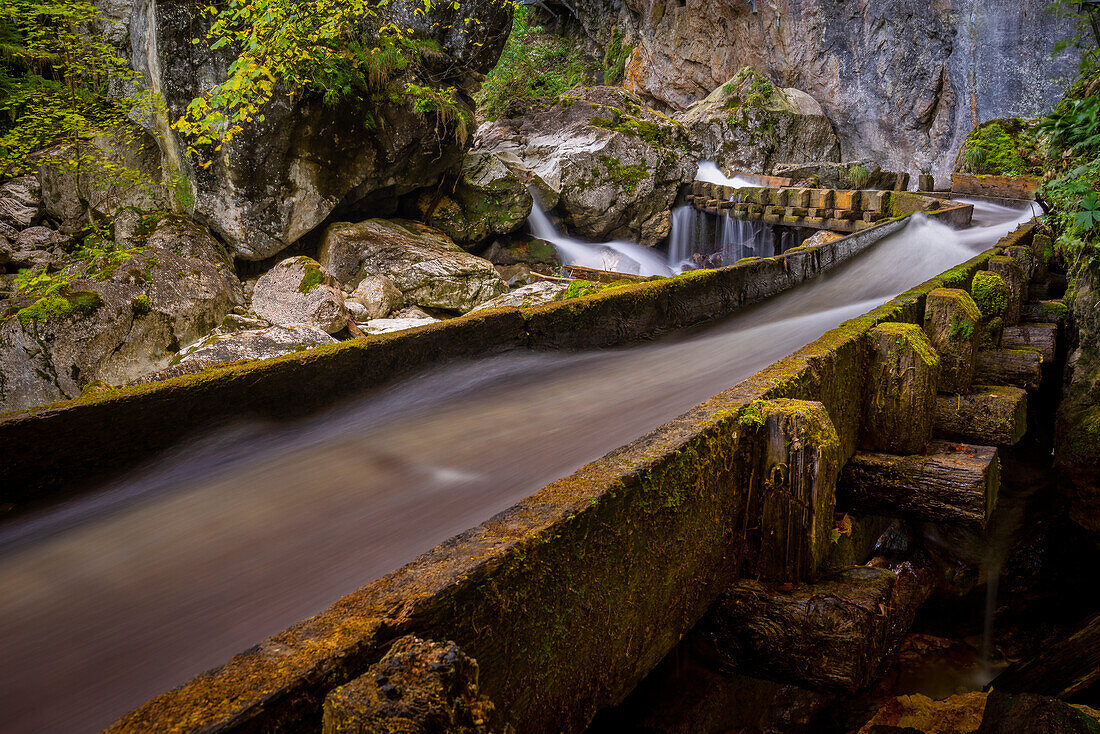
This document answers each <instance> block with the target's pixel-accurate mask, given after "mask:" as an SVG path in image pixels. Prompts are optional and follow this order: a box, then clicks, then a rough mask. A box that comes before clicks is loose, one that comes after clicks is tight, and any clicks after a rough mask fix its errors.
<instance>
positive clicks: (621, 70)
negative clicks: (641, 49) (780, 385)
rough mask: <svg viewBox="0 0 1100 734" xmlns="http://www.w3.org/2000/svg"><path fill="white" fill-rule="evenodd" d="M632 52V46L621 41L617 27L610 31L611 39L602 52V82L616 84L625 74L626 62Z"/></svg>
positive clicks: (621, 37)
mask: <svg viewBox="0 0 1100 734" xmlns="http://www.w3.org/2000/svg"><path fill="white" fill-rule="evenodd" d="M633 52H634V46H632V45H630V44H627V43H623V36H622V34H621V33H619V29H618V28H615V29H612V31H611V41H610V43H608V44H607V49H606V50H605V51H604V54H603V76H604V84H608V85H613V84H618V83H619V82H621V81H622V80H623V77H624V76H625V75H626V62H627V59H629V58H630V55H631V54H632V53H633Z"/></svg>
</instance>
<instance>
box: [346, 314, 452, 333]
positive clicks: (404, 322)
mask: <svg viewBox="0 0 1100 734" xmlns="http://www.w3.org/2000/svg"><path fill="white" fill-rule="evenodd" d="M438 321H439V319H433V318H432V317H431V316H429V317H427V318H424V319H410V318H394V319H371V320H370V321H368V322H366V323H365V324H363V327H362V328H363V331H364V333H367V334H388V333H390V332H392V331H404V330H405V329H413V328H415V327H417V326H426V325H427V324H434V323H437V322H438Z"/></svg>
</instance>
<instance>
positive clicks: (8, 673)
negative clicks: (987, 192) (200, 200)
mask: <svg viewBox="0 0 1100 734" xmlns="http://www.w3.org/2000/svg"><path fill="white" fill-rule="evenodd" d="M1027 216H1030V214H1029V215H1027ZM1024 218H1026V217H1025V216H1024V215H1021V213H1020V212H1015V211H1011V210H1003V209H1000V208H993V207H989V206H987V205H979V208H978V209H977V210H976V223H978V224H979V225H982V226H980V227H977V228H975V229H973V230H969V231H967V232H964V233H955V232H952V231H951V230H949V229H948V228H947V227H944V226H943V225H940V224H938V223H934V222H930V221H928V220H925V219H922V218H918V219H916V220H914V221H913V222H912V223H911V224H910V225H909V226H908V227H907V228H906V229H905V230H903V231H902V232H899V233H898V234H896V235H894V236H892V237H890V238H888V239H887V240H884V241H883V242H882V243H880V244H878V245H877V246H875V247H874V248H873V249H872V250H871V251H869V252H867V253H865V254H863V255H861V256H860V257H859V258H857V259H856V260H855V261H853V262H851V263H848V264H847V265H845V266H843V267H842V268H840V269H838V270H837V271H835V272H833V273H830V274H827V275H826V276H823V277H820V278H818V279H816V280H815V281H813V282H811V283H808V284H805V285H803V286H802V287H800V288H798V289H796V290H794V291H792V292H789V293H786V294H783V295H781V296H778V297H776V298H774V299H771V300H770V301H768V302H766V303H764V304H761V305H759V306H757V307H754V308H752V309H748V310H746V311H744V312H742V313H739V314H737V315H735V316H733V317H732V318H730V319H727V320H725V321H723V322H721V323H719V324H716V325H713V326H711V327H709V328H707V329H704V330H698V331H695V332H692V333H689V334H682V335H679V336H676V337H673V338H667V339H662V340H659V341H656V342H653V343H649V344H645V345H642V346H635V347H631V348H625V349H618V350H607V351H601V352H593V353H582V354H508V355H503V356H498V357H493V358H489V359H485V360H481V361H478V362H473V363H466V364H460V365H452V366H448V367H445V368H442V369H439V370H436V371H433V372H429V373H426V374H421V375H418V376H412V377H410V379H408V380H405V381H404V382H402V383H401V384H399V385H396V386H393V387H390V388H388V389H386V390H384V391H379V392H376V393H375V394H372V395H369V396H367V397H365V398H363V399H361V400H359V401H355V402H350V403H346V404H344V405H342V406H340V407H339V408H337V409H334V410H332V411H330V412H328V413H326V414H323V415H320V416H316V417H314V418H312V419H310V420H305V421H300V422H296V423H294V424H257V423H242V424H239V425H235V426H232V427H229V428H226V429H225V430H224V431H222V432H220V433H218V434H216V435H208V436H206V437H204V438H203V440H201V441H197V442H192V443H190V444H188V445H186V446H182V447H180V448H179V449H178V450H176V451H175V452H173V454H171V455H169V456H165V457H162V458H161V459H159V460H158V462H157V463H156V465H154V466H152V467H148V468H147V469H145V470H143V471H139V472H135V473H133V474H131V475H130V476H127V477H125V478H123V479H120V480H119V481H118V482H116V483H114V484H112V485H110V486H107V487H104V488H102V489H101V490H100V491H98V492H96V493H93V494H89V495H85V496H83V497H80V498H77V499H74V500H73V501H70V502H67V503H65V504H63V505H60V506H58V507H54V508H51V509H49V510H46V511H43V512H41V513H39V514H37V515H28V516H25V517H22V518H18V519H17V520H15V521H13V522H11V523H9V524H7V525H5V526H0V661H3V664H2V665H0V712H2V713H0V731H3V732H20V734H31V733H34V732H51V733H53V732H74V733H78V732H90V731H96V730H98V729H100V728H102V727H103V726H106V725H107V724H109V723H110V722H111V721H112V720H114V719H115V718H117V717H118V716H119V715H121V714H123V713H125V712H126V711H127V710H129V709H131V708H133V707H134V706H137V705H139V704H141V703H142V702H143V701H145V700H146V699H148V698H150V697H151V696H153V695H155V694H157V693H160V692H162V691H165V690H167V689H169V688H171V687H173V686H175V685H178V684H180V683H182V682H184V681H185V680H187V679H188V678H190V677H191V676H193V675H195V674H196V673H199V672H201V671H203V670H206V669H208V668H210V667H213V666H215V665H218V664H220V663H222V662H224V661H225V660H227V659H228V658H229V657H230V656H232V655H233V654H234V653H236V652H238V651H240V650H243V649H245V648H247V647H248V646H250V645H252V644H254V643H256V642H257V641H259V640H261V639H263V638H264V637H266V636H268V635H271V634H273V633H275V632H277V631H279V630H281V629H283V628H285V627H287V626H289V625H290V624H292V623H293V622H296V621H298V620H300V619H302V618H304V617H307V616H309V615H311V614H314V613H316V612H318V611H320V610H321V609H323V608H324V607H325V606H326V605H328V604H330V603H331V602H333V601H334V600H336V599H337V598H338V597H340V596H341V595H343V594H346V593H349V592H350V591H353V590H354V589H356V588H358V587H359V586H361V585H362V584H365V583H367V582H369V581H371V580H372V579H375V578H377V577H379V576H381V575H383V574H385V573H387V572H389V571H391V570H393V569H395V568H397V567H398V566H400V565H401V564H403V563H405V562H407V561H409V560H411V559H412V558H414V557H415V556H416V555H418V554H420V553H422V552H424V551H425V550H428V549H429V548H431V547H432V546H434V545H436V544H437V543H439V542H440V541H442V540H444V539H446V538H448V537H450V536H452V535H454V534H456V533H458V532H461V531H462V530H465V529H466V528H469V527H471V526H473V525H476V524H477V523H479V522H481V521H482V520H485V519H486V518H488V517H489V516H491V515H492V514H493V513H495V512H498V511H500V510H502V509H504V508H506V507H508V506H509V505H511V504H513V503H515V502H516V501H518V500H519V499H521V498H523V497H525V496H527V495H529V494H530V493H531V492H533V491H535V490H537V489H538V488H539V487H541V486H543V485H544V484H546V483H548V482H549V481H552V480H553V479H555V478H557V477H560V476H563V475H566V474H568V473H570V472H572V471H573V470H574V469H576V468H577V467H578V466H580V465H582V464H584V463H585V462H587V461H590V460H592V459H595V458H597V457H599V456H601V455H603V454H604V453H606V452H608V451H610V450H611V449H613V448H615V447H617V446H619V445H622V444H624V443H626V442H628V441H630V440H632V439H634V438H636V437H637V436H639V435H642V434H643V433H645V432H646V431H649V430H650V429H652V428H654V427H656V426H657V425H660V424H661V423H662V422H664V421H666V420H668V419H670V418H673V417H675V416H676V415H679V414H680V413H682V412H683V411H685V410H686V409H688V408H689V407H691V406H692V405H694V404H696V403H698V402H700V401H702V400H704V399H706V398H708V397H710V396H711V395H713V394H715V393H717V392H719V391H721V390H722V389H724V388H726V387H729V386H730V385H733V384H735V383H736V382H738V381H739V380H741V379H743V378H745V377H747V376H748V375H750V374H752V373H753V372H755V371H756V370H758V369H760V368H762V367H764V366H765V365H767V364H769V363H770V362H773V361H775V360H776V359H778V358H780V357H782V356H784V355H786V354H788V353H790V352H792V351H794V350H796V349H798V348H799V347H801V346H802V345H804V344H806V343H807V342H810V341H812V340H813V339H815V338H817V336H819V335H820V334H821V333H822V332H824V331H826V330H828V329H829V328H832V327H833V326H835V325H836V324H838V323H839V322H841V321H843V320H845V319H847V318H851V317H854V316H856V315H859V314H861V313H864V312H865V311H867V310H869V309H870V308H871V307H873V306H874V305H875V304H877V303H879V302H882V301H883V300H885V299H887V298H889V297H891V296H893V295H894V294H896V293H898V292H900V291H902V290H905V289H906V288H909V287H910V286H912V285H914V284H917V283H920V282H922V281H923V280H925V279H927V278H928V277H931V276H932V275H935V274H937V273H940V272H942V271H943V270H945V269H947V268H949V267H951V266H953V265H955V264H957V263H959V262H961V261H963V260H965V259H967V258H969V257H971V256H972V255H973V254H974V253H975V252H976V251H980V250H981V249H984V248H985V247H987V246H989V245H990V244H991V243H993V242H995V241H996V240H997V239H998V238H999V237H1001V236H1002V235H1003V234H1004V233H1005V232H1007V231H1009V230H1010V229H1011V228H1012V227H1014V226H1015V224H1016V223H1017V222H1018V221H1021V220H1022V219H1024ZM105 430H109V427H105ZM62 459H63V457H62Z"/></svg>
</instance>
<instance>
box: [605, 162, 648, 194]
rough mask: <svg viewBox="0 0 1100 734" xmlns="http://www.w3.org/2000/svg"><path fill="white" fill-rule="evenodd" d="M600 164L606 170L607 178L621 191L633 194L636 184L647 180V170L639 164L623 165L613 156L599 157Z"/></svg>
mask: <svg viewBox="0 0 1100 734" xmlns="http://www.w3.org/2000/svg"><path fill="white" fill-rule="evenodd" d="M600 162H602V163H603V166H604V168H605V169H607V176H608V178H610V179H611V180H612V181H614V182H615V183H617V184H619V185H620V186H622V187H623V191H625V192H626V193H628V194H633V193H634V190H635V189H637V188H638V184H639V183H641V182H642V181H643V180H645V179H647V178H649V169H647V168H646V167H645V166H643V165H641V164H640V163H631V164H627V165H624V164H623V163H622V162H621V161H620V160H619V159H618V158H616V157H614V156H600Z"/></svg>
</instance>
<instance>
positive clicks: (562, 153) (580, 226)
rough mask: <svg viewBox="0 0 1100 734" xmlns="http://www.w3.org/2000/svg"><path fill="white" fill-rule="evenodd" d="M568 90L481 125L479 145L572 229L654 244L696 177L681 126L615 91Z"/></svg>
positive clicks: (590, 235) (587, 234) (588, 235)
mask: <svg viewBox="0 0 1100 734" xmlns="http://www.w3.org/2000/svg"><path fill="white" fill-rule="evenodd" d="M574 92H575V93H576V94H573V93H571V94H569V95H565V96H563V97H562V99H561V100H559V101H558V103H557V104H554V105H547V102H546V100H543V101H541V102H540V101H539V100H535V101H533V102H532V104H531V105H530V107H529V108H528V109H527V110H526V111H525V112H524V114H522V116H517V117H513V118H511V119H506V118H502V119H500V120H497V121H496V122H493V123H486V124H485V125H482V127H481V128H480V129H479V130H478V137H477V144H478V146H479V147H480V148H482V149H485V150H490V151H493V152H494V153H498V154H500V155H501V158H502V159H503V160H505V161H511V162H512V165H516V166H518V167H520V168H522V169H523V170H524V171H529V172H531V173H532V174H534V175H535V176H537V177H538V178H539V179H541V180H542V181H543V182H544V183H545V185H546V186H547V187H549V189H550V190H551V191H552V192H553V194H554V195H556V196H557V197H558V204H557V209H558V211H559V212H560V213H561V216H562V219H563V220H564V221H565V224H566V225H567V226H568V227H569V228H570V230H571V231H572V232H574V233H576V234H578V235H580V236H582V237H585V238H588V239H595V240H607V239H614V238H618V239H628V240H633V241H637V242H641V243H642V244H643V245H654V244H656V243H657V242H659V241H660V240H662V239H664V238H665V237H667V236H668V233H669V228H670V226H671V216H670V214H669V212H670V210H671V208H672V204H673V202H674V201H675V199H676V195H677V193H678V192H679V189H680V185H681V184H683V183H687V182H689V181H691V179H692V178H693V177H694V175H695V162H694V158H693V157H692V156H690V155H688V154H687V153H686V151H687V149H688V148H687V146H688V136H687V134H686V130H685V128H684V127H683V125H681V124H680V123H678V122H676V121H675V120H673V119H671V118H669V117H666V116H664V115H662V114H660V113H658V112H655V111H653V110H651V109H648V108H646V107H645V106H644V105H643V104H642V102H641V99H640V98H638V97H637V96H635V95H633V94H630V93H629V92H626V91H624V90H621V89H613V88H611V87H593V88H591V89H584V90H574ZM515 112H517V113H518V112H519V110H516V111H515ZM539 204H541V205H542V206H543V207H549V206H551V205H552V202H546V201H540V202H539Z"/></svg>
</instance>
